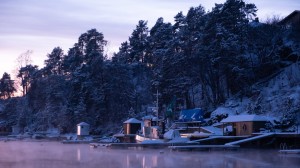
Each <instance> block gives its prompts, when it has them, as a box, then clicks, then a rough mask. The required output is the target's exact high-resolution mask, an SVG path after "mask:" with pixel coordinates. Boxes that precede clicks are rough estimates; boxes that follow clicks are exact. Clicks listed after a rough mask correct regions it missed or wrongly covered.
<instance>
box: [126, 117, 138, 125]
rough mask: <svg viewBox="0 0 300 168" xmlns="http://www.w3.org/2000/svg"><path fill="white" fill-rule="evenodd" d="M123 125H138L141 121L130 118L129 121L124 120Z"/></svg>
mask: <svg viewBox="0 0 300 168" xmlns="http://www.w3.org/2000/svg"><path fill="white" fill-rule="evenodd" d="M124 123H125V124H128V123H131V124H132V123H136V124H140V123H141V121H140V120H137V119H135V118H130V119H129V120H126V121H125V122H124Z"/></svg>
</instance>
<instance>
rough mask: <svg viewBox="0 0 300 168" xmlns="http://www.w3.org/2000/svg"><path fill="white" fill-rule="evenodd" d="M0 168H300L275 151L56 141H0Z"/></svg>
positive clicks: (296, 160) (299, 162)
mask: <svg viewBox="0 0 300 168" xmlns="http://www.w3.org/2000/svg"><path fill="white" fill-rule="evenodd" d="M0 152H1V154H0V168H79V167H84V168H100V167H103V168H123V167H124V168H151V167H157V168H168V167H171V168H193V167H197V168H199V167H210V168H211V167H214V168H215V167H216V168H223V167H228V168H261V167H272V168H276V167H278V168H279V167H280V168H281V167H282V168H294V167H295V168H296V167H297V168H299V167H300V155H296V154H295V155H291V154H279V153H278V152H277V150H238V151H212V152H174V151H173V152H172V151H170V150H168V149H165V150H149V149H147V150H116V149H107V148H96V149H93V148H90V147H89V145H87V144H72V145H66V144H61V143H59V142H22V141H21V142H20V141H14V142H0Z"/></svg>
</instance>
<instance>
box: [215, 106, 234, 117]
mask: <svg viewBox="0 0 300 168" xmlns="http://www.w3.org/2000/svg"><path fill="white" fill-rule="evenodd" d="M221 114H228V115H233V114H235V112H234V111H233V109H232V108H227V107H218V108H217V109H216V110H215V111H213V112H212V113H211V116H212V117H214V116H217V115H221Z"/></svg>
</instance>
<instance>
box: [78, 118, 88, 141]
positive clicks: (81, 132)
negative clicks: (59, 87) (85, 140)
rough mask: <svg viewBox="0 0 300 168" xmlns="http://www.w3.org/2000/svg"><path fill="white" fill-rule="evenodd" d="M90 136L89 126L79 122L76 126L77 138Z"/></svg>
mask: <svg viewBox="0 0 300 168" xmlns="http://www.w3.org/2000/svg"><path fill="white" fill-rule="evenodd" d="M89 134H90V125H89V124H87V123H85V122H81V123H79V124H77V137H79V138H80V137H84V136H88V135H89Z"/></svg>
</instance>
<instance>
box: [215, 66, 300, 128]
mask: <svg viewBox="0 0 300 168" xmlns="http://www.w3.org/2000/svg"><path fill="white" fill-rule="evenodd" d="M222 114H223V115H226V114H228V115H236V114H259V115H266V116H269V117H271V118H273V119H274V120H276V121H278V122H281V123H282V124H283V123H284V124H285V128H290V127H293V126H294V125H299V124H300V64H299V63H295V64H292V65H290V66H288V67H286V68H284V69H282V70H281V71H280V72H279V73H277V74H276V75H274V76H270V77H269V78H267V79H266V80H264V81H260V82H258V83H256V84H255V85H253V86H252V94H251V96H249V97H246V96H244V97H243V98H242V99H241V98H240V97H231V98H230V99H228V100H227V101H226V103H225V104H224V105H222V106H220V107H218V108H217V109H216V110H215V111H213V112H212V114H211V117H212V118H216V117H217V116H218V115H219V116H221V115H222ZM290 122H291V123H290ZM277 124H280V123H277Z"/></svg>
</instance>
